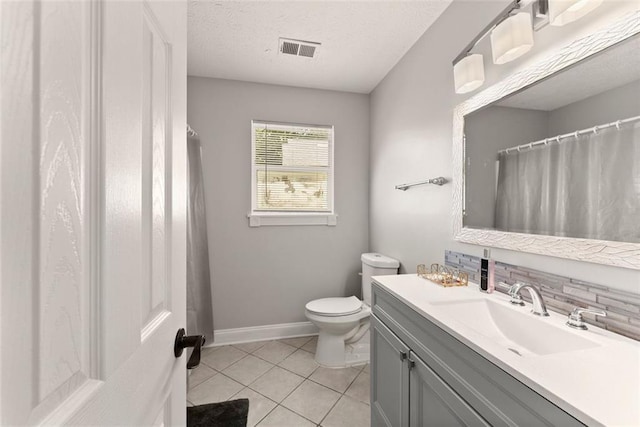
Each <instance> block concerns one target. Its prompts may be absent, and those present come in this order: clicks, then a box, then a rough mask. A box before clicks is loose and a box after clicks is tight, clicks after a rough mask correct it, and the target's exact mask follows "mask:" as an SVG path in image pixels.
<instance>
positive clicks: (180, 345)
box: [173, 328, 205, 369]
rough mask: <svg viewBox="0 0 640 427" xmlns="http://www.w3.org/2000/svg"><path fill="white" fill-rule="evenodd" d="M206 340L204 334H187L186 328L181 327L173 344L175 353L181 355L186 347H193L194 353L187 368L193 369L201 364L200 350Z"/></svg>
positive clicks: (177, 355)
mask: <svg viewBox="0 0 640 427" xmlns="http://www.w3.org/2000/svg"><path fill="white" fill-rule="evenodd" d="M204 342H205V339H204V335H187V334H186V332H185V330H184V328H180V329H178V333H177V334H176V341H175V344H174V345H173V354H174V355H175V356H176V357H180V356H182V352H183V351H184V349H185V348H187V347H193V353H191V357H190V358H189V360H188V361H187V369H193V368H195V367H196V366H198V365H199V364H200V351H201V349H202V346H203V345H204Z"/></svg>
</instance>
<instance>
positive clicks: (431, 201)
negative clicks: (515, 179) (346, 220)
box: [369, 1, 640, 293]
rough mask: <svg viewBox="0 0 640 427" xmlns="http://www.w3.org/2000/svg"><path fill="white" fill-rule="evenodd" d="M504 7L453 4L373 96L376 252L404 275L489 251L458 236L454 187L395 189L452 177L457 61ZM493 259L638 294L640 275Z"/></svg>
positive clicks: (554, 261)
mask: <svg viewBox="0 0 640 427" xmlns="http://www.w3.org/2000/svg"><path fill="white" fill-rule="evenodd" d="M503 6H504V4H503V3H500V2H480V1H478V2H465V1H454V2H453V3H452V5H451V6H449V8H448V9H447V10H446V11H445V12H444V13H443V14H442V16H441V17H440V18H439V19H438V20H437V21H436V22H435V23H434V24H433V26H432V27H430V28H429V29H428V30H427V32H426V33H425V34H424V35H423V36H422V37H421V38H420V40H418V42H417V43H416V44H415V45H414V46H413V48H412V49H411V50H410V51H409V52H408V53H407V54H406V55H405V56H404V57H403V59H402V60H401V61H400V62H399V63H398V64H397V65H396V66H395V67H394V68H393V69H392V71H391V72H390V73H389V74H388V75H387V77H386V78H385V79H384V80H383V81H382V83H381V84H380V85H379V86H378V87H377V88H376V89H375V90H374V92H373V93H372V94H371V170H370V174H371V190H370V191H371V194H370V199H371V202H370V216H369V223H370V238H371V249H372V250H374V251H379V252H382V253H384V254H386V255H388V256H392V257H394V258H397V259H399V260H400V261H401V262H402V268H401V270H402V271H404V272H414V271H415V268H416V265H417V264H420V263H431V262H441V263H442V262H443V260H444V250H445V249H450V250H454V251H457V252H464V253H469V254H472V255H481V254H482V247H480V246H475V245H467V244H462V243H458V242H455V241H454V240H453V239H452V221H451V200H452V199H451V194H452V186H451V185H446V186H443V187H437V186H433V185H429V186H421V187H415V188H412V189H410V190H408V191H406V192H403V191H397V190H395V189H394V188H393V187H394V184H399V183H403V182H411V181H414V180H421V179H425V178H429V177H435V176H439V175H443V176H445V177H449V178H450V177H451V175H452V159H451V150H452V148H451V144H452V116H453V108H454V107H455V106H456V105H457V104H458V103H460V102H461V101H463V100H464V99H465V97H463V96H459V95H455V93H454V89H453V70H452V65H451V61H452V60H453V58H455V57H456V56H457V55H458V53H459V52H460V51H461V50H462V49H463V48H464V47H465V46H466V44H467V43H468V42H469V40H471V39H472V38H473V37H474V36H475V35H476V34H477V33H478V32H479V31H481V30H482V28H483V27H484V25H485V24H486V23H487V22H490V21H491V20H492V19H493V17H495V16H496V15H497V14H498V13H499V12H500V10H501V9H502V7H503ZM567 27H569V26H567ZM574 28H577V27H575V26H574ZM541 33H542V32H541ZM532 58H535V55H532ZM516 62H517V61H516ZM504 70H507V69H506V68H504ZM505 72H506V71H505ZM490 83H491V82H488V83H487V84H490ZM487 84H485V86H484V87H485V88H486V87H488V85H487ZM492 255H493V257H494V258H496V259H497V260H500V261H502V262H506V263H510V264H515V265H520V266H523V267H529V268H535V269H538V270H542V271H548V272H551V273H555V274H561V275H564V276H569V277H574V278H577V279H582V280H588V281H590V282H595V283H599V284H603V285H608V286H610V287H614V288H617V289H626V290H628V291H630V292H633V293H639V289H638V288H639V286H638V284H639V283H640V271H638V270H630V269H623V268H616V267H610V266H604V265H598V264H591V263H583V262H579V261H572V260H566V259H562V258H554V257H546V256H542V255H534V254H527V253H523V252H514V251H507V250H500V249H493V250H492Z"/></svg>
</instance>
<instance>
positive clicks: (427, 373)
mask: <svg viewBox="0 0 640 427" xmlns="http://www.w3.org/2000/svg"><path fill="white" fill-rule="evenodd" d="M410 363H411V364H412V368H411V374H410V378H409V383H410V384H411V389H410V391H409V395H410V396H411V400H410V403H409V407H410V411H411V412H410V423H409V424H410V425H411V426H412V427H421V426H436V427H465V426H471V427H474V426H482V427H487V426H488V425H489V424H487V423H486V422H485V421H484V419H483V418H482V417H481V416H480V415H478V414H477V413H476V412H475V411H474V410H473V408H471V407H470V406H469V405H468V404H467V403H466V402H465V401H464V400H462V398H461V397H460V396H458V395H457V394H456V393H455V392H454V391H453V390H451V388H450V387H449V386H448V385H447V384H446V383H444V382H443V381H442V380H441V379H440V377H438V376H437V375H436V374H435V373H434V372H433V371H432V370H431V369H430V368H429V367H428V366H427V365H426V364H425V363H424V362H423V361H422V360H421V359H420V358H419V357H418V356H417V355H416V354H415V353H413V352H411V355H410Z"/></svg>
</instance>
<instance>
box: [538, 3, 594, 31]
mask: <svg viewBox="0 0 640 427" xmlns="http://www.w3.org/2000/svg"><path fill="white" fill-rule="evenodd" d="M601 3H602V0H549V24H551V25H555V26H556V27H559V26H562V25H565V24H568V23H570V22H573V21H576V20H578V19H580V18H582V17H583V16H584V15H586V14H587V13H589V12H591V11H592V10H593V9H595V8H596V7H598V6H600V4H601Z"/></svg>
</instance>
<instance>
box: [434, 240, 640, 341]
mask: <svg viewBox="0 0 640 427" xmlns="http://www.w3.org/2000/svg"><path fill="white" fill-rule="evenodd" d="M445 265H447V266H450V267H455V268H458V269H461V270H463V271H465V272H467V273H469V280H471V281H473V282H476V283H479V282H480V258H479V257H476V256H473V255H467V254H463V253H459V252H453V251H445ZM495 272H496V277H495V283H496V291H498V292H503V293H507V290H508V288H505V287H501V286H499V285H498V282H504V283H507V284H509V285H513V284H514V283H516V282H525V283H530V284H532V285H536V286H537V287H538V288H539V289H540V292H541V293H542V296H543V298H544V301H545V303H546V305H547V308H548V309H549V310H553V311H555V312H557V313H562V314H569V313H570V312H571V311H572V310H573V309H574V308H575V307H576V306H579V307H591V308H599V309H602V310H604V311H606V312H607V317H600V316H598V317H595V318H594V316H593V315H590V314H585V315H584V318H585V321H586V322H587V323H590V324H592V325H597V326H599V327H601V328H604V329H608V330H609V331H612V332H615V333H618V334H620V335H624V336H626V337H629V338H633V339H635V340H638V341H640V295H639V294H633V293H629V292H624V291H619V290H616V289H611V288H608V287H606V286H602V285H597V284H595V283H589V282H585V281H582V280H577V279H571V278H569V277H564V276H558V275H556V274H551V273H545V272H542V271H539V270H534V269H532V268H526V267H520V266H517V265H511V264H507V263H504V262H499V261H496V268H495ZM522 296H523V298H524V299H525V300H527V301H529V302H531V300H530V299H529V294H528V292H523V293H522Z"/></svg>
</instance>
